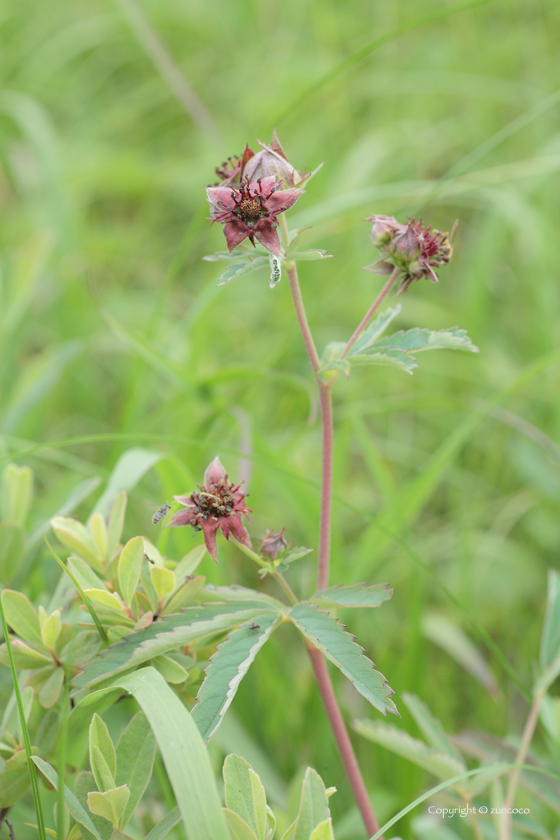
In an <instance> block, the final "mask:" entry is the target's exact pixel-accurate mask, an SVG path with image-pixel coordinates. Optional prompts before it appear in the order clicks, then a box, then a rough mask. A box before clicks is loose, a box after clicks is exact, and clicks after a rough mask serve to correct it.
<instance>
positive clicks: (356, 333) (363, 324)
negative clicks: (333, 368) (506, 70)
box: [340, 268, 399, 359]
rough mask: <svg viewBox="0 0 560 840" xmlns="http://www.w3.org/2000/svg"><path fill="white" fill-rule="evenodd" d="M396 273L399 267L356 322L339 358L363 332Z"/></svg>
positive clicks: (395, 277) (345, 353) (343, 355)
mask: <svg viewBox="0 0 560 840" xmlns="http://www.w3.org/2000/svg"><path fill="white" fill-rule="evenodd" d="M398 273H399V269H398V268H395V269H394V271H393V273H392V274H391V276H390V277H389V279H388V280H387V282H386V283H385V285H384V286H383V288H382V289H381V291H380V292H379V294H378V295H377V297H376V299H375V300H374V302H373V304H372V305H371V306H370V308H369V309H368V311H367V312H366V314H365V315H364V317H363V318H362V320H361V321H360V323H359V324H358V326H357V327H356V329H355V330H354V332H353V334H352V335H351V337H350V340H349V341H348V344H347V345H346V347H345V348H344V351H343V353H342V356H341V357H340V358H341V359H343V358H344V357H345V356H346V355H348V351H349V350H350V348H351V347H352V345H353V344H354V343H355V341H356V340H357V338H358V337H359V336H360V335H361V334H362V333H363V331H364V330H365V328H366V327H367V325H368V322H369V320H370V318H371V317H372V315H373V313H374V312H375V310H376V309H377V307H378V306H379V304H380V303H381V301H382V300H383V298H384V297H385V296H386V294H387V293H388V291H389V289H390V288H391V286H392V285H393V283H394V282H395V280H396V279H397V275H398Z"/></svg>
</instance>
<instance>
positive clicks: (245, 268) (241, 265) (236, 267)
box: [218, 257, 268, 286]
mask: <svg viewBox="0 0 560 840" xmlns="http://www.w3.org/2000/svg"><path fill="white" fill-rule="evenodd" d="M265 267H266V268H268V257H254V258H253V259H252V260H248V261H247V262H234V263H233V264H232V265H229V266H228V267H227V268H226V270H225V271H224V272H223V274H221V275H220V278H219V282H218V286H225V285H226V283H229V282H230V281H231V280H237V278H238V277H241V276H242V275H244V274H251V272H253V271H257V270H258V269H259V268H265Z"/></svg>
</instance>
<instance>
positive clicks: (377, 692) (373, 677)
mask: <svg viewBox="0 0 560 840" xmlns="http://www.w3.org/2000/svg"><path fill="white" fill-rule="evenodd" d="M289 616H290V618H291V620H292V621H293V622H294V624H295V625H296V627H297V628H298V630H300V632H301V633H303V635H304V636H306V637H307V638H308V639H309V640H310V641H311V642H312V643H313V644H314V646H315V647H317V648H318V649H319V650H320V651H322V653H323V654H324V655H325V656H326V657H327V659H329V660H330V661H331V662H332V663H333V664H334V665H336V667H337V668H339V670H340V671H342V673H343V674H344V676H345V677H347V678H348V679H349V680H350V681H351V682H352V683H353V684H354V686H355V687H356V689H357V690H358V691H359V692H360V694H361V695H362V696H363V697H365V698H366V700H368V701H369V702H370V703H371V704H372V706H375V708H376V709H379V711H380V712H382V714H386V713H387V712H388V711H389V712H393V713H394V714H397V715H398V712H397V708H396V706H395V704H394V703H393V701H392V700H390V699H389V697H390V696H391V694H394V693H395V692H394V691H393V689H392V688H390V687H389V686H388V685H387V682H386V681H385V677H384V676H383V674H380V673H379V671H376V670H375V667H374V664H373V662H372V661H371V660H370V659H368V658H367V657H366V656H364V653H363V650H362V648H361V647H360V646H359V645H357V644H356V642H355V641H354V637H353V636H351V635H350V633H347V632H346V631H345V629H344V625H342V624H340V623H339V621H338V619H336V618H334V617H333V616H331V615H329V613H327V612H324V611H322V610H319V609H318V608H317V607H315V606H314V605H312V604H297V605H296V606H295V607H292V609H291V610H290V613H289Z"/></svg>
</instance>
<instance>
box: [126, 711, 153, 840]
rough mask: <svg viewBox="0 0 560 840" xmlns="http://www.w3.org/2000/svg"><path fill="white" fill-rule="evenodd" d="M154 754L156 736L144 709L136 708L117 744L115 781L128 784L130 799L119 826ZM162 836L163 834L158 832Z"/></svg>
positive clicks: (140, 791) (142, 787)
mask: <svg viewBox="0 0 560 840" xmlns="http://www.w3.org/2000/svg"><path fill="white" fill-rule="evenodd" d="M155 754H156V739H155V737H154V733H153V732H152V729H151V727H150V724H149V723H148V719H147V717H146V715H145V714H144V712H136V714H135V715H134V717H133V718H132V719H131V720H130V722H129V724H128V726H127V727H126V729H125V730H124V732H123V733H122V735H121V737H120V738H119V743H118V744H117V770H116V775H115V782H116V783H117V785H118V786H120V785H128V789H129V790H130V799H129V800H128V802H127V805H126V808H125V810H124V813H123V819H122V826H123V828H124V827H125V826H126V824H127V823H128V821H129V819H130V818H131V816H132V814H133V813H134V809H135V808H136V806H137V805H138V803H139V802H140V800H141V799H142V795H143V793H144V791H145V790H146V787H147V786H148V782H149V781H150V778H151V776H152V768H153V766H154V758H155ZM162 836H163V835H162Z"/></svg>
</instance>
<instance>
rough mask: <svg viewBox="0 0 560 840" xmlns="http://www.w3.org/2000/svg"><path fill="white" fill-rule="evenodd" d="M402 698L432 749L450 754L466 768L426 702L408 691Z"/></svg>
mask: <svg viewBox="0 0 560 840" xmlns="http://www.w3.org/2000/svg"><path fill="white" fill-rule="evenodd" d="M402 698H403V700H404V702H405V704H406V707H407V709H408V710H409V712H410V714H411V715H412V717H413V718H414V720H415V721H416V725H417V726H418V728H419V729H420V731H421V732H422V735H423V736H424V738H425V739H426V741H428V743H429V744H431V746H432V747H433V749H434V750H436V751H437V752H439V753H444V754H445V755H450V756H451V758H454V759H455V760H456V761H458V762H459V763H460V764H461V765H462V766H463V769H465V770H466V767H465V766H464V762H463V759H462V757H461V754H460V752H459V751H458V750H457V748H456V747H455V746H454V745H453V744H452V743H451V741H450V740H449V737H448V735H447V732H446V731H445V729H444V728H443V726H442V724H441V722H440V721H439V720H438V719H437V718H435V717H434V716H433V715H432V713H431V712H430V710H429V708H428V706H427V705H426V703H423V702H422V700H420V698H419V697H416V696H415V695H414V694H409V693H408V692H403V695H402Z"/></svg>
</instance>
